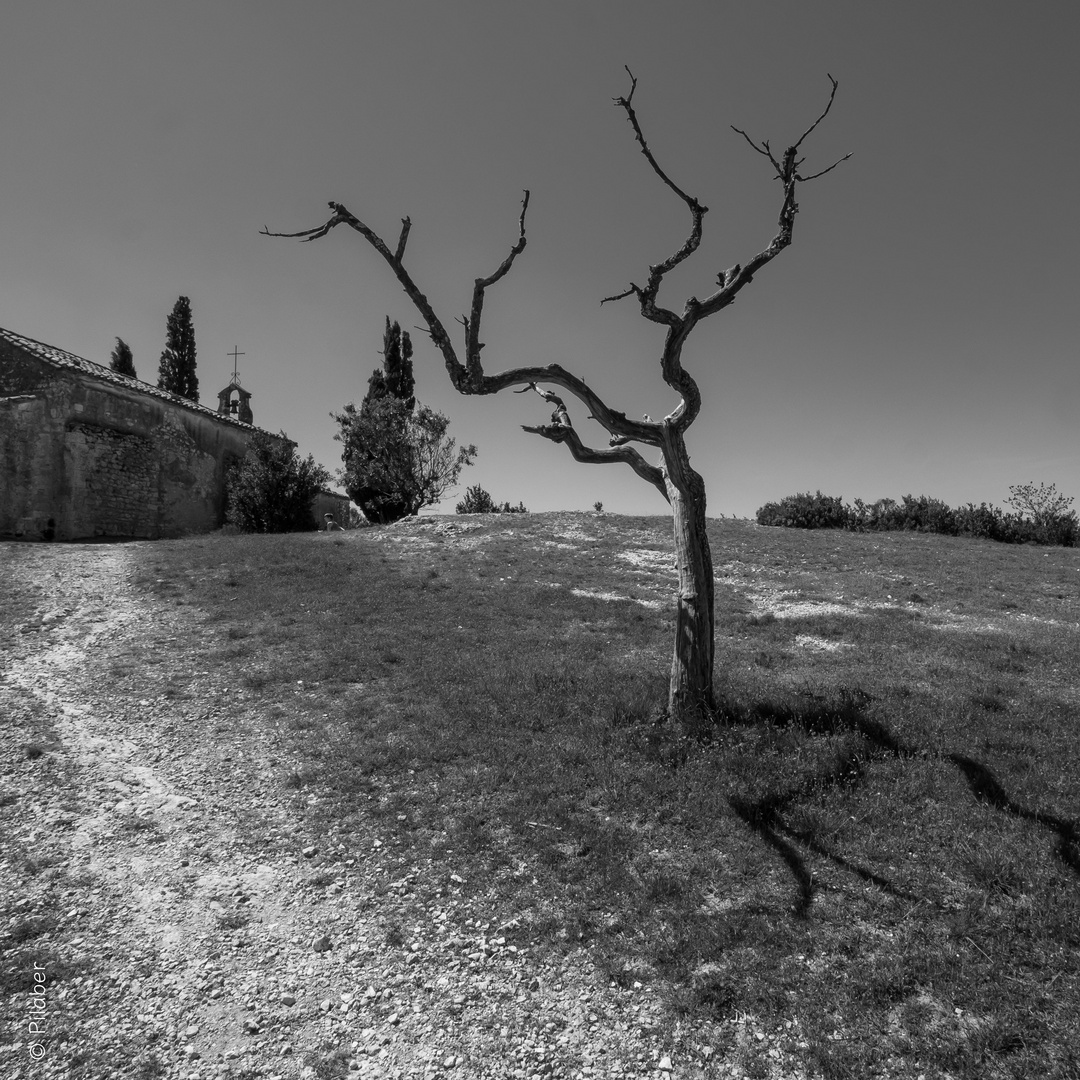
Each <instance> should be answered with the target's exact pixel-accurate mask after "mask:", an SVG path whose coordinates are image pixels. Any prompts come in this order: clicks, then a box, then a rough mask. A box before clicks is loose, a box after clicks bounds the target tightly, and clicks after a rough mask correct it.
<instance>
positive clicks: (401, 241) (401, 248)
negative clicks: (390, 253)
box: [394, 217, 412, 262]
mask: <svg viewBox="0 0 1080 1080" xmlns="http://www.w3.org/2000/svg"><path fill="white" fill-rule="evenodd" d="M411 228H412V222H411V221H410V220H409V219H408V218H407V217H404V218H402V219H401V235H400V236H399V237H398V242H397V251H395V252H394V258H395V259H397V261H398V262H401V259H402V257H403V256H404V254H405V245H406V243H408V240H409V230H410V229H411Z"/></svg>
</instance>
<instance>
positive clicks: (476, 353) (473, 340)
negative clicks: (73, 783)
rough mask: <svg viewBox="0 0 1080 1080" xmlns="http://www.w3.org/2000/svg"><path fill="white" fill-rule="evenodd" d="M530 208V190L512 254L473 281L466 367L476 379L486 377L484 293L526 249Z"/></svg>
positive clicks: (522, 209) (466, 333) (508, 270)
mask: <svg viewBox="0 0 1080 1080" xmlns="http://www.w3.org/2000/svg"><path fill="white" fill-rule="evenodd" d="M528 209H529V192H528V189H526V191H525V195H524V197H523V198H522V200H521V215H520V217H519V218H518V239H517V243H516V244H515V245H514V246H513V247H512V248H511V249H510V254H509V255H507V256H506V258H505V259H503V261H502V263H501V264H500V266H499V268H498V270H496V271H495V273H494V274H492V275H491V276H490V277H486V278H477V279H476V280H475V281H474V282H473V299H472V314H471V316H470V318H469V320H468V322H467V323H466V325H465V368H466V370H467V372H468V374H469V376H470V378H472V379H473V380H474V381H476V380H481V379H483V377H484V369H483V366H482V364H481V362H480V351H481V349H483V347H484V346H483V344H482V343H481V341H480V317H481V315H482V314H483V311H484V293H485V291H486V290H487V288H488V286H489V285H494V284H495V282H496V281H498V280H499V279H500V278H503V277H505V276H506V275H507V274H508V273H509V272H510V267H512V266H513V265H514V260H515V259H516V258H517V257H518V256H519V255H520V254H521V253H522V252H523V251H524V250H525V244H526V242H527V241H526V239H525V214H526V212H527V211H528Z"/></svg>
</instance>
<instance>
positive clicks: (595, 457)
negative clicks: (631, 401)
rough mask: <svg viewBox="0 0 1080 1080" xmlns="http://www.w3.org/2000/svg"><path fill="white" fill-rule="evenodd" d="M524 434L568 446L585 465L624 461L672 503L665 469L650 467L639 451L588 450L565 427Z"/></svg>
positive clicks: (620, 448)
mask: <svg viewBox="0 0 1080 1080" xmlns="http://www.w3.org/2000/svg"><path fill="white" fill-rule="evenodd" d="M521 430H522V431H528V432H529V433H530V434H533V435H540V436H541V437H543V438H545V439H550V440H551V441H552V442H557V443H565V444H566V446H567V448H568V449H569V451H570V454H571V456H572V457H573V458H574V460H575V461H580V462H584V463H585V464H588V465H610V464H611V463H612V462H616V461H621V462H624V463H625V464H627V465H629V466H630V468H632V469H633V470H634V472H636V473H637V474H638V476H640V477H641V478H642V479H643V480H647V481H648V482H649V483H650V484H652V485H653V487H655V488H656V489H657V490H658V491H659V492H660V494H661V495H663V496H664V498H665V499H667V500H668V501H669V502H670V501H671V500H670V499H669V498H668V493H667V484H666V483H665V481H664V473H663V470H662V469H659V468H657V467H656V466H655V465H650V464H649V463H648V462H647V461H646V460H645V459H644V458H643V457H642V456H641V454H640V453H638V451H637V450H635V449H634V448H633V447H632V446H615V447H612V448H610V449H608V450H596V449H594V448H593V447H591V446H586V445H585V444H584V443H583V442H582V441H581V439H580V438H579V436H578V433H577V432H576V431H575V430H574V429H573V428H572V427H566V426H564V425H562V424H551V425H547V426H544V427H527V426H525V425H524V424H523V425H522V428H521Z"/></svg>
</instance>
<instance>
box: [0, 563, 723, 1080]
mask: <svg viewBox="0 0 1080 1080" xmlns="http://www.w3.org/2000/svg"><path fill="white" fill-rule="evenodd" d="M140 547H141V545H127V546H121V545H109V546H91V545H87V546H69V547H59V546H55V547H53V546H50V547H45V546H28V545H11V544H5V545H0V574H2V575H3V578H4V580H5V582H6V583H5V585H4V595H6V596H7V597H8V603H9V606H10V609H11V611H12V612H13V614H14V618H13V619H9V620H6V621H5V626H4V628H3V630H0V649H2V655H3V658H4V666H3V668H2V671H0V709H2V710H3V715H4V719H5V722H4V723H3V725H2V726H0V830H2V835H3V840H4V843H3V862H2V863H0V886H2V887H3V899H2V904H3V923H2V924H0V934H2V937H0V947H2V949H3V967H2V968H0V1000H2V1002H3V1009H4V1012H3V1016H2V1017H0V1073H2V1074H3V1075H4V1076H8V1077H12V1078H23V1077H25V1078H30V1077H34V1078H40V1077H49V1078H53V1077H55V1078H60V1077H92V1078H98V1077H101V1078H105V1077H138V1078H141V1080H150V1078H154V1077H168V1078H173V1077H176V1078H191V1080H208V1078H211V1077H224V1076H231V1077H244V1078H247V1077H268V1078H272V1077H279V1078H282V1080H285V1078H294V1077H319V1078H329V1077H344V1076H356V1077H387V1078H391V1077H394V1078H396V1077H413V1076H415V1077H437V1076H457V1077H489V1076H490V1077H504V1076H505V1077H515V1078H518V1077H520V1078H523V1080H525V1078H531V1077H555V1078H558V1077H566V1078H569V1077H582V1078H587V1077H594V1076H595V1077H601V1076H603V1077H620V1076H625V1077H645V1076H649V1077H663V1078H668V1077H672V1076H674V1077H680V1076H687V1077H689V1076H703V1075H705V1073H704V1072H703V1071H702V1070H701V1069H700V1068H694V1069H692V1070H691V1069H689V1068H687V1069H684V1068H681V1067H680V1066H679V1065H677V1064H676V1065H674V1066H673V1064H672V1062H671V1060H670V1058H669V1057H668V1056H667V1055H666V1054H665V1053H664V1052H663V1048H662V1046H661V1045H660V1044H659V1041H658V1039H657V1033H658V1032H659V1030H660V1025H659V1023H658V1020H657V1017H658V1015H659V1006H658V1003H656V1002H653V1001H651V1000H650V999H649V997H648V994H647V992H644V993H637V994H634V993H631V992H629V991H625V990H620V989H617V988H614V987H611V988H608V987H605V986H602V985H598V983H597V980H596V978H595V975H594V973H593V972H592V970H591V965H589V964H588V963H587V962H586V961H585V960H578V961H567V960H564V959H560V958H555V959H551V958H541V957H539V956H533V955H531V953H530V950H529V948H528V947H527V945H526V944H520V945H515V944H511V943H509V942H508V941H507V938H506V936H504V931H505V927H500V926H496V925H494V923H493V922H492V921H489V920H490V917H489V920H487V921H486V920H485V918H484V913H482V912H477V913H475V915H476V917H475V918H470V919H464V918H463V917H462V916H463V914H465V913H464V912H463V911H462V910H461V903H460V901H459V899H457V898H455V891H456V890H455V885H454V882H453V880H452V875H451V880H448V881H447V882H446V888H445V889H440V890H439V891H437V892H435V893H427V894H425V895H423V896H421V895H418V894H416V893H414V883H413V879H412V876H411V875H410V874H405V875H402V873H401V871H400V866H399V864H398V862H397V861H396V860H395V859H394V853H393V850H392V848H393V841H392V839H390V838H387V840H386V842H384V841H383V840H382V839H380V837H379V836H378V835H376V833H375V832H374V831H370V832H365V831H364V830H365V829H367V830H371V829H373V828H374V826H365V825H362V824H361V825H358V826H357V830H356V831H353V832H351V833H350V835H349V836H348V841H349V843H348V847H347V848H346V846H345V845H344V844H342V843H341V842H340V841H339V839H338V838H334V837H330V836H313V835H307V834H306V832H305V820H304V817H303V814H302V812H301V811H302V803H303V800H304V799H305V798H308V797H309V796H305V795H303V794H301V793H299V792H296V791H295V790H291V789H290V788H289V786H288V783H287V777H288V775H289V772H290V769H291V764H290V762H289V761H288V760H287V758H286V755H285V751H284V750H283V743H282V740H281V739H280V738H279V735H278V733H277V732H276V730H275V729H274V727H273V726H272V725H269V724H267V723H266V721H265V718H263V717H261V716H260V715H258V714H256V713H253V712H251V711H249V710H250V709H252V708H254V706H251V705H244V704H243V702H242V701H239V700H238V699H237V698H236V696H235V695H234V694H233V692H232V689H231V688H230V687H229V686H228V685H227V684H225V683H223V682H222V681H221V680H222V678H223V677H222V676H214V675H212V674H210V673H208V672H205V671H200V670H198V652H197V649H196V648H195V647H194V644H193V643H195V642H197V641H198V640H199V638H200V633H203V634H204V633H205V631H204V630H203V631H201V630H200V622H199V619H200V614H199V613H198V612H196V611H194V610H192V609H190V608H183V607H181V606H177V605H170V604H169V603H167V602H165V601H163V600H161V599H160V598H155V597H154V595H153V593H152V585H153V582H152V581H150V582H147V581H145V580H143V581H138V575H139V574H141V573H143V572H142V571H141V570H139V569H138V567H139V548H140ZM148 585H149V586H150V587H149V588H148ZM148 645H149V646H151V647H150V648H148ZM458 880H460V879H458ZM395 905H400V910H401V911H402V912H408V919H409V920H410V921H408V922H402V921H401V920H398V919H388V912H392V911H393V910H394V906H395ZM388 925H392V927H393V929H392V930H391V931H389V932H388V929H387V927H388ZM463 926H464V928H465V929H464V931H463V930H462V927H463ZM717 1068H720V1067H719V1066H717ZM708 1075H710V1076H711V1075H717V1076H726V1075H740V1073H737V1072H731V1073H728V1072H727V1071H726V1070H723V1069H721V1071H714V1069H713V1068H710V1069H709V1070H708Z"/></svg>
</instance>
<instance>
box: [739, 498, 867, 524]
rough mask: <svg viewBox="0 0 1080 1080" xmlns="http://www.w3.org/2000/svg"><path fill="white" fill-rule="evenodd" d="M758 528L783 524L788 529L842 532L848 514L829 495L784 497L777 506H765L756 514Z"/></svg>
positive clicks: (839, 502)
mask: <svg viewBox="0 0 1080 1080" xmlns="http://www.w3.org/2000/svg"><path fill="white" fill-rule="evenodd" d="M757 523H758V524H759V525H784V526H787V527H788V528H791V529H844V528H846V527H847V525H848V511H847V509H846V508H845V506H844V504H843V501H842V500H841V499H840V498H834V497H833V496H831V495H822V494H821V492H820V491H819V492H817V493H816V494H814V495H811V494H809V493H807V494H805V495H788V496H787V497H786V498H783V499H781V500H780V501H779V502H778V503H766V504H765V505H764V506H763V507H761V509H760V510H758V512H757Z"/></svg>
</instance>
